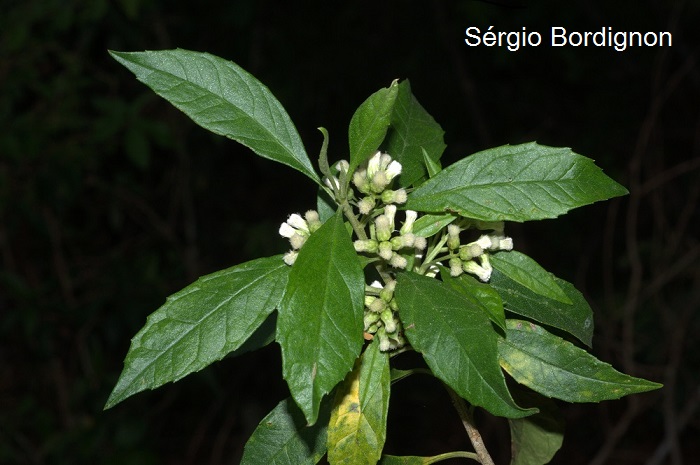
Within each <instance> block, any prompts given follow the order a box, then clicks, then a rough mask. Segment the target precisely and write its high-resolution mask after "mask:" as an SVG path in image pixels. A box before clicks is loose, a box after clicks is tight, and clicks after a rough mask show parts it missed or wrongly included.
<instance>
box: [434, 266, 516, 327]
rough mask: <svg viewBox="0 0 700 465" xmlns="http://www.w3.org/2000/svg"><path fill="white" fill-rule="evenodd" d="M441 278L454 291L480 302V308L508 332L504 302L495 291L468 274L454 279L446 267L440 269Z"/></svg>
mask: <svg viewBox="0 0 700 465" xmlns="http://www.w3.org/2000/svg"><path fill="white" fill-rule="evenodd" d="M440 276H442V280H443V281H444V282H446V283H447V284H449V285H450V286H452V289H454V290H456V291H457V292H461V293H463V294H466V295H468V296H471V297H472V298H474V299H476V300H478V301H479V303H480V304H481V305H480V307H481V308H483V309H485V310H486V316H488V317H489V319H490V320H491V321H492V322H494V323H495V324H496V325H498V327H499V328H501V329H502V330H503V331H505V330H506V315H505V312H504V311H503V301H501V296H500V295H499V294H498V292H497V291H496V290H495V289H493V288H492V287H491V286H489V285H488V284H486V283H482V282H479V281H477V280H476V278H474V277H473V276H470V275H468V274H463V275H461V276H458V277H456V278H453V277H452V276H450V272H449V270H447V268H445V267H440Z"/></svg>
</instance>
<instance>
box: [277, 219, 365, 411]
mask: <svg viewBox="0 0 700 465" xmlns="http://www.w3.org/2000/svg"><path fill="white" fill-rule="evenodd" d="M364 288H365V284H364V275H363V273H362V268H361V267H360V262H359V260H358V258H357V254H356V253H355V249H354V248H353V245H352V241H351V240H350V235H349V234H348V231H347V229H345V224H344V223H343V218H342V215H341V214H340V212H338V213H336V214H335V215H334V216H333V217H331V218H330V219H328V220H327V221H326V222H325V223H324V224H323V226H321V228H320V229H319V230H318V231H316V232H314V233H313V234H312V235H311V236H310V237H309V239H308V240H307V241H306V243H305V244H304V246H303V247H302V248H301V250H300V251H299V256H298V257H297V260H296V262H295V263H294V266H293V267H292V271H291V272H290V274H289V283H288V284H287V289H286V291H285V293H284V298H283V299H282V303H281V304H280V308H279V316H278V318H277V341H278V342H279V344H280V346H281V347H282V362H283V364H282V365H283V367H282V371H283V374H284V378H285V379H286V380H287V384H288V385H289V390H290V391H291V394H292V397H294V400H295V401H296V403H297V404H298V405H299V407H300V408H301V409H302V411H303V412H304V415H306V419H307V420H308V422H309V423H310V424H313V423H314V422H315V421H316V417H317V415H318V406H319V402H320V401H321V398H322V397H323V396H324V395H325V394H327V393H328V392H330V390H331V389H333V387H334V386H335V385H336V384H338V383H339V382H340V381H342V379H343V378H344V377H345V375H346V374H347V372H349V371H350V370H351V369H352V366H353V363H354V362H355V360H356V359H357V357H358V355H360V350H361V349H362V341H363V337H362V332H363V331H362V329H363V322H362V317H363V306H364Z"/></svg>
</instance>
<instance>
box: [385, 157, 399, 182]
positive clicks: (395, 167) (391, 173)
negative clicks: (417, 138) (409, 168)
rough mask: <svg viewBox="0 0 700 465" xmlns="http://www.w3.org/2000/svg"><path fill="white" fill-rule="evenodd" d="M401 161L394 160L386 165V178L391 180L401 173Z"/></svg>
mask: <svg viewBox="0 0 700 465" xmlns="http://www.w3.org/2000/svg"><path fill="white" fill-rule="evenodd" d="M401 169H402V167H401V163H399V162H398V161H396V160H394V161H392V162H391V163H389V166H387V167H386V178H387V180H388V181H389V182H391V181H392V180H393V179H394V178H395V177H396V176H398V175H400V174H401Z"/></svg>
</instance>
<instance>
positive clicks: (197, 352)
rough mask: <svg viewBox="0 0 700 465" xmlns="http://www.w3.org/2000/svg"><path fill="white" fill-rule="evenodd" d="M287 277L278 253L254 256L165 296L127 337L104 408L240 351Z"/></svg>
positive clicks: (279, 296) (274, 302)
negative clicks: (121, 367)
mask: <svg viewBox="0 0 700 465" xmlns="http://www.w3.org/2000/svg"><path fill="white" fill-rule="evenodd" d="M288 275H289V267H288V266H287V265H285V264H284V262H283V261H282V256H281V255H278V256H274V257H269V258H260V259H257V260H253V261H250V262H246V263H243V264H240V265H237V266H234V267H231V268H228V269H225V270H222V271H217V272H216V273H212V274H210V275H207V276H203V277H201V278H199V279H198V280H197V281H195V282H194V283H193V284H191V285H189V286H187V287H186V288H184V289H183V290H181V291H180V292H178V293H176V294H173V295H171V296H170V297H168V299H167V301H166V302H165V304H164V305H163V306H162V307H160V308H159V309H158V310H156V311H155V312H153V313H152V314H151V315H150V316H149V317H148V319H147V321H146V325H145V326H144V327H143V328H142V329H141V330H140V331H139V332H138V333H137V334H136V336H134V338H133V339H132V341H131V347H130V348H129V352H128V353H127V355H126V359H125V360H124V370H123V371H122V373H121V375H120V376H119V380H118V381H117V385H116V386H115V387H114V390H113V391H112V394H111V395H110V396H109V399H108V400H107V404H106V405H105V408H106V409H107V408H110V407H113V406H114V405H116V404H118V403H119V402H121V401H122V400H124V399H126V398H127V397H129V396H131V395H133V394H136V393H137V392H141V391H143V390H146V389H154V388H156V387H158V386H161V385H163V384H165V383H168V382H171V381H177V380H179V379H181V378H183V377H185V376H186V375H188V374H190V373H193V372H196V371H199V370H201V369H202V368H204V367H206V366H207V365H210V364H211V363H213V362H215V361H217V360H220V359H221V358H223V357H224V356H225V355H226V354H228V353H229V352H232V351H234V350H236V349H238V348H240V347H241V345H243V343H244V342H246V340H247V339H248V338H249V337H250V336H251V334H253V333H254V332H255V331H256V329H257V328H258V327H259V326H260V325H261V324H262V323H263V322H264V321H265V319H266V318H267V316H268V315H269V314H270V313H272V312H273V310H275V307H277V305H278V304H279V302H280V300H281V299H282V294H283V292H284V288H285V286H286V284H287V276H288Z"/></svg>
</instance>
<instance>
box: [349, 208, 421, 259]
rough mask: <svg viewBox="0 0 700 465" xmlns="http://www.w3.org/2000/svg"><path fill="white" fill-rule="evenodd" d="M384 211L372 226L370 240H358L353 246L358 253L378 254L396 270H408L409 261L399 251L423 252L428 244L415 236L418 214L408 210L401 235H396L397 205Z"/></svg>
mask: <svg viewBox="0 0 700 465" xmlns="http://www.w3.org/2000/svg"><path fill="white" fill-rule="evenodd" d="M383 210H384V212H383V213H382V214H380V215H379V216H377V217H376V218H375V219H374V223H372V224H371V225H370V238H369V239H365V240H356V241H355V243H354V244H353V245H354V246H355V250H356V251H357V252H362V253H367V254H376V255H378V256H379V257H380V258H381V259H383V260H385V261H386V262H388V263H389V265H391V266H392V267H394V268H406V265H407V264H408V260H407V259H406V257H404V256H402V255H401V254H400V253H399V251H400V250H401V249H405V248H413V249H416V250H423V249H424V248H425V246H426V244H427V242H426V240H425V238H424V237H421V236H416V235H415V234H413V223H414V222H415V221H416V218H417V216H418V214H417V213H416V212H414V211H412V210H407V211H406V220H405V221H404V222H403V225H402V226H401V229H400V230H399V231H398V232H399V234H398V235H394V233H395V232H396V230H395V226H394V218H395V216H396V205H386V206H385V207H384V209H383Z"/></svg>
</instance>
